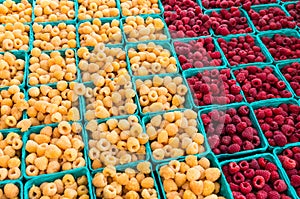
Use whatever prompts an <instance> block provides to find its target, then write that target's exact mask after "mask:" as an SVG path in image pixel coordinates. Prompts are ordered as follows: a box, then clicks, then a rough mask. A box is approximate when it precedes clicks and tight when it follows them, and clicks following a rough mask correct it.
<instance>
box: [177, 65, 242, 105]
mask: <svg viewBox="0 0 300 199" xmlns="http://www.w3.org/2000/svg"><path fill="white" fill-rule="evenodd" d="M216 69H217V70H218V71H221V70H223V69H227V68H226V67H224V66H223V67H218V68H214V67H207V68H201V69H191V70H187V71H184V72H183V77H184V78H183V79H184V82H185V84H186V85H188V87H189V89H188V98H189V101H191V102H192V105H193V108H195V109H197V110H199V109H203V108H209V107H214V106H220V105H221V104H210V105H205V106H199V105H197V104H196V103H195V101H194V95H193V93H192V90H191V88H190V86H189V84H188V82H187V79H188V78H190V77H193V76H196V75H197V74H198V73H201V74H202V73H203V72H204V71H212V70H216ZM230 79H232V80H235V77H234V76H233V75H232V74H231V78H230ZM217 80H219V81H221V82H223V80H222V79H221V78H218V79H217ZM236 85H238V86H239V84H238V83H237V82H236ZM222 94H223V95H224V96H226V90H225V88H224V90H223V93H222ZM240 94H241V95H242V97H243V100H242V102H243V101H245V96H244V94H243V92H242V89H241V91H240ZM235 103H237V102H235ZM224 104H225V105H226V102H225V103H224Z"/></svg>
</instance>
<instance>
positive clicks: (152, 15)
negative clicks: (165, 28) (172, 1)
mask: <svg viewBox="0 0 300 199" xmlns="http://www.w3.org/2000/svg"><path fill="white" fill-rule="evenodd" d="M117 2H118V1H117ZM157 4H158V8H159V9H160V13H153V14H138V16H145V17H148V16H150V17H157V16H159V17H163V15H164V12H165V9H164V6H163V4H162V2H161V1H160V0H159V1H157ZM118 8H119V10H120V18H126V17H129V16H125V15H123V14H122V7H121V4H120V3H119V7H118ZM133 16H137V15H133Z"/></svg>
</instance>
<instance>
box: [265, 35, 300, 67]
mask: <svg viewBox="0 0 300 199" xmlns="http://www.w3.org/2000/svg"><path fill="white" fill-rule="evenodd" d="M261 40H262V42H263V43H264V44H265V45H266V47H267V48H268V50H269V52H270V53H271V55H272V56H273V58H274V59H275V61H279V60H286V59H296V58H300V38H297V37H294V36H287V35H281V34H275V35H274V36H273V37H272V38H270V37H262V38H261Z"/></svg>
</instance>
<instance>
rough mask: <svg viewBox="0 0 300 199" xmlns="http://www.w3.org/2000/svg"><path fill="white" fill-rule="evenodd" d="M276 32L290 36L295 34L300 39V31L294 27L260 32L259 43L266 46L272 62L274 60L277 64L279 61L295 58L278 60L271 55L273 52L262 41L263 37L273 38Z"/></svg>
mask: <svg viewBox="0 0 300 199" xmlns="http://www.w3.org/2000/svg"><path fill="white" fill-rule="evenodd" d="M275 34H280V35H285V36H289V37H291V36H293V37H296V38H298V39H300V34H299V32H297V31H296V30H294V29H283V30H277V31H266V32H264V33H259V34H258V40H259V43H260V45H261V46H264V47H265V48H266V51H267V54H268V56H269V57H270V59H271V62H274V63H275V64H278V63H284V62H286V61H292V60H295V59H285V60H277V61H276V60H275V59H274V57H273V56H272V55H271V53H270V52H269V50H268V49H267V47H266V46H265V44H264V43H263V42H262V37H269V38H273V36H274V35H275Z"/></svg>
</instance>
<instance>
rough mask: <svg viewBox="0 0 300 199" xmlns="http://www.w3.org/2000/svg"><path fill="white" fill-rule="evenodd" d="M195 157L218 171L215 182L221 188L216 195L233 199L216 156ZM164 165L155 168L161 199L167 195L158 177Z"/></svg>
mask: <svg viewBox="0 0 300 199" xmlns="http://www.w3.org/2000/svg"><path fill="white" fill-rule="evenodd" d="M196 157H197V158H198V160H199V159H201V158H202V157H205V158H207V159H208V160H209V161H210V168H211V167H215V168H218V169H219V170H220V172H221V176H220V178H219V180H218V181H217V182H219V183H220V185H221V187H220V192H219V194H217V195H218V196H223V197H225V198H226V199H233V196H232V192H231V191H230V187H229V185H228V183H227V182H226V178H225V175H224V173H223V171H222V169H221V166H220V163H219V161H218V159H217V158H216V156H215V155H214V154H213V153H207V154H202V155H199V154H198V155H196ZM178 161H179V162H184V161H185V157H182V158H180V159H179V160H178ZM165 165H168V162H165V163H161V164H159V165H157V166H156V175H157V176H158V183H159V187H160V188H161V193H162V198H167V194H166V192H165V190H164V185H163V179H162V177H161V176H160V175H159V170H160V168H161V167H163V166H165Z"/></svg>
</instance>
